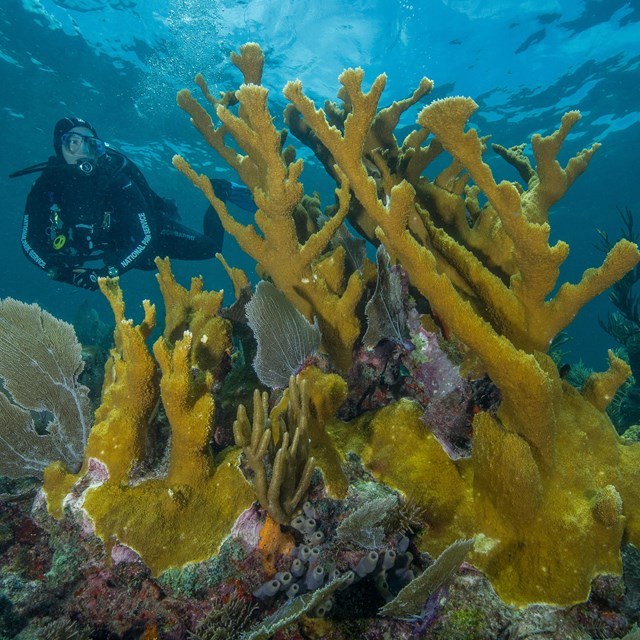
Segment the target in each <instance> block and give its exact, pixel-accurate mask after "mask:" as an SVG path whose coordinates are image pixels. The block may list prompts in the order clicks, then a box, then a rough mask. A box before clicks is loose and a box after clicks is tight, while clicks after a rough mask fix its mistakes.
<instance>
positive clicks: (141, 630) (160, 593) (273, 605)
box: [0, 460, 640, 640]
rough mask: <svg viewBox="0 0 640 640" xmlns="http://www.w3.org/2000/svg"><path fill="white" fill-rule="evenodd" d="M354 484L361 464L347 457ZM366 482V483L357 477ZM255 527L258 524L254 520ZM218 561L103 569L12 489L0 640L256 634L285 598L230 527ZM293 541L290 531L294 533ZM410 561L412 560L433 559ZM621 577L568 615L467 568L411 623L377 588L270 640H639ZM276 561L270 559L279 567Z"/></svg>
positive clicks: (2, 512)
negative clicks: (394, 614)
mask: <svg viewBox="0 0 640 640" xmlns="http://www.w3.org/2000/svg"><path fill="white" fill-rule="evenodd" d="M350 466H351V470H352V475H351V480H352V481H355V482H357V479H356V476H357V475H358V474H359V465H358V462H357V460H352V461H351V464H350ZM360 480H362V477H361V478H360ZM315 492H316V495H315V497H314V503H315V504H316V505H318V507H317V508H318V509H321V510H322V511H323V513H322V514H321V516H320V518H321V519H322V520H323V521H325V520H326V519H327V518H330V517H331V512H332V507H333V505H332V501H331V500H328V499H326V498H325V499H323V498H322V496H321V495H320V494H319V493H318V487H315ZM263 518H264V514H263V513H262V512H261V510H260V509H258V508H257V507H254V508H252V509H251V510H250V513H249V514H247V516H246V518H245V525H244V526H245V528H246V529H250V528H251V527H252V526H254V525H255V524H256V523H259V522H261V521H262V520H263ZM252 523H253V524H252ZM234 531H235V532H236V534H238V536H237V537H231V538H229V539H228V540H227V541H226V542H225V544H224V545H223V547H222V549H221V553H220V555H219V556H218V557H217V558H215V559H213V560H211V561H209V562H205V563H201V564H198V565H192V566H189V567H187V568H185V569H183V570H181V571H173V570H172V571H168V572H165V573H164V574H163V575H161V576H160V577H159V578H154V577H152V575H151V574H150V572H149V570H148V569H147V568H146V567H145V566H144V564H143V563H142V562H141V561H140V560H139V559H138V558H137V557H132V556H131V555H127V554H126V553H121V554H117V553H114V552H112V554H111V557H112V559H115V560H114V561H113V562H111V563H110V566H108V565H107V564H106V563H105V560H104V558H105V551H104V546H103V544H102V542H101V541H100V539H99V538H97V537H96V536H95V535H94V534H93V533H92V532H91V531H90V527H87V526H86V523H82V522H78V521H77V519H74V518H72V517H67V518H64V519H62V520H61V521H56V520H54V519H53V518H51V517H50V516H49V515H48V514H47V512H46V508H45V506H44V501H43V499H42V498H41V496H40V493H39V488H38V486H36V485H34V484H31V483H30V482H29V481H25V480H22V481H12V482H11V483H8V484H4V485H3V486H2V495H1V496H0V638H1V639H2V640H6V639H8V638H17V639H19V640H32V639H45V638H46V639H51V640H53V639H60V640H63V639H65V640H66V639H71V638H73V639H77V640H80V639H83V638H95V639H100V640H107V639H116V638H122V639H131V640H133V639H138V638H140V639H145V640H150V639H152V638H161V639H166V640H181V639H187V638H196V639H216V640H223V639H231V638H242V634H243V633H245V632H247V631H249V630H251V629H252V628H254V627H256V626H259V623H260V621H261V620H262V619H264V618H265V616H267V615H269V614H270V613H272V612H273V611H275V610H277V609H278V608H279V607H280V606H281V605H282V604H283V602H285V601H286V595H285V594H284V593H280V594H278V595H277V596H275V597H274V598H267V599H256V598H255V597H253V596H252V594H251V592H250V591H251V589H252V587H253V586H255V584H256V581H257V580H259V579H260V578H259V575H260V573H261V571H262V570H263V569H262V565H261V560H260V555H261V552H260V551H259V550H258V549H257V547H256V548H255V549H254V551H251V549H249V548H248V547H247V545H246V544H240V542H239V540H240V539H242V538H243V535H244V542H245V543H246V541H247V540H248V536H247V535H246V531H245V532H244V534H243V533H242V532H240V530H239V529H238V528H237V527H236V529H235V530H234ZM294 533H295V532H294ZM410 549H412V550H413V551H414V552H415V554H416V558H415V560H414V562H417V563H418V564H428V562H429V561H430V559H429V558H428V556H426V555H424V554H419V552H417V551H416V550H415V548H412V547H410ZM624 559H625V574H624V576H623V577H607V576H603V577H600V578H598V579H596V580H594V582H593V585H592V590H591V596H590V598H589V600H588V602H585V603H583V604H579V605H576V606H573V607H569V608H557V607H550V606H545V605H532V606H529V607H526V608H523V609H518V608H514V607H511V606H507V605H506V604H504V603H503V602H501V600H500V599H499V598H498V597H497V596H496V593H495V591H494V590H493V588H492V587H491V585H490V584H489V582H488V581H487V580H486V579H485V578H484V577H483V575H482V574H481V573H479V572H478V571H477V570H475V569H474V568H472V567H471V566H468V565H466V564H464V565H463V566H462V567H461V569H460V570H459V571H458V572H457V573H456V574H455V575H454V576H453V577H452V578H451V579H450V580H449V581H448V583H447V584H446V585H445V586H443V587H442V588H440V589H439V590H438V591H437V592H436V593H435V594H433V596H432V597H431V598H430V599H429V601H428V602H427V604H426V606H425V608H424V609H423V612H422V615H421V616H420V617H419V618H417V619H415V620H412V621H401V620H393V619H390V618H385V617H380V616H379V615H377V611H378V608H379V606H380V604H381V603H380V600H379V596H378V592H377V590H376V589H375V586H374V584H373V580H368V579H365V580H361V581H360V582H359V583H358V585H357V586H356V587H352V588H350V589H346V590H344V591H342V592H337V596H336V597H334V603H335V604H334V607H333V609H332V610H331V611H329V612H328V613H326V614H325V615H324V617H321V616H320V615H306V616H302V617H301V618H299V619H298V620H296V621H294V622H293V623H292V624H290V625H288V626H286V627H285V628H283V629H281V630H279V631H277V632H276V633H275V634H274V635H272V636H269V635H264V636H252V637H273V638H276V639H278V640H285V639H289V640H297V639H302V638H310V639H311V638H314V639H315V638H327V639H336V640H337V639H343V638H344V639H353V638H363V639H367V640H382V639H385V638H394V639H395V640H400V639H401V638H433V639H438V640H463V639H472V638H473V639H476V638H477V639H486V640H489V639H500V640H525V639H527V638H535V639H536V640H552V639H553V640H567V639H571V640H583V639H584V640H586V639H589V638H594V639H595V638H597V639H600V638H623V637H626V638H629V639H631V638H638V637H640V635H639V634H638V631H637V626H636V623H637V622H638V620H639V619H640V612H639V609H640V608H639V606H638V605H639V603H640V557H639V554H638V553H637V552H635V551H634V550H633V548H629V549H627V551H626V552H625V554H624ZM280 561H281V559H280V560H279V559H278V558H277V557H276V558H274V563H275V565H276V566H278V562H280Z"/></svg>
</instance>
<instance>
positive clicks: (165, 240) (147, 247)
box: [22, 150, 223, 288]
mask: <svg viewBox="0 0 640 640" xmlns="http://www.w3.org/2000/svg"><path fill="white" fill-rule="evenodd" d="M105 156H106V158H104V157H103V158H101V161H100V164H98V165H95V166H94V167H93V170H91V172H90V173H89V174H88V175H85V174H84V173H83V172H82V171H81V170H80V169H79V168H77V167H75V166H71V165H67V164H66V163H63V162H62V161H60V160H59V159H57V158H56V157H55V156H54V157H52V158H50V159H49V162H48V164H47V166H46V167H45V168H44V169H43V171H42V175H41V176H40V177H39V178H38V179H37V180H36V181H35V183H34V184H33V186H32V188H31V191H30V193H29V196H28V198H27V202H26V207H25V213H24V218H23V225H22V248H23V251H24V252H25V254H26V255H27V257H28V258H29V259H30V260H32V261H33V262H34V263H35V264H37V265H38V266H39V267H40V268H42V269H44V270H45V271H46V272H47V274H48V275H49V276H50V277H52V278H54V279H55V280H59V281H62V282H68V283H71V284H74V285H76V286H82V287H85V288H95V287H97V280H96V278H95V277H93V278H92V283H89V284H87V281H86V279H84V280H79V278H78V276H77V274H78V272H79V271H85V270H86V269H91V270H92V273H93V274H94V276H101V275H115V274H116V273H119V274H122V273H123V272H125V271H128V270H129V269H134V268H135V269H152V268H154V264H153V260H154V258H155V257H156V256H158V255H159V256H169V257H170V258H177V259H184V260H202V259H205V258H211V257H213V256H214V255H215V253H216V252H218V251H220V249H221V247H222V239H223V229H222V225H221V224H220V221H219V219H218V216H217V215H215V213H214V212H213V210H212V209H211V208H210V209H209V211H208V212H207V214H206V216H207V219H206V221H205V225H204V226H205V229H206V231H207V234H206V235H205V234H203V233H198V232H196V231H194V230H193V229H190V228H189V227H186V226H184V225H182V224H180V223H179V222H178V221H177V220H176V218H177V217H178V216H177V209H176V207H175V204H174V203H173V201H171V200H166V199H163V198H160V196H158V195H157V194H156V193H155V192H153V191H152V190H151V189H150V187H149V185H148V184H147V182H146V180H145V179H144V176H143V175H142V173H141V172H140V170H139V169H138V168H137V167H136V166H135V165H134V164H133V163H131V162H130V161H129V160H128V159H127V158H126V157H125V156H123V155H122V154H120V153H118V152H115V151H112V150H109V151H107V153H106V154H105ZM93 283H96V284H95V286H93Z"/></svg>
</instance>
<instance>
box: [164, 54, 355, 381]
mask: <svg viewBox="0 0 640 640" xmlns="http://www.w3.org/2000/svg"><path fill="white" fill-rule="evenodd" d="M258 52H259V48H258V47H257V45H254V44H249V45H245V46H244V47H242V49H241V53H240V55H239V56H236V57H234V59H233V62H234V64H235V65H236V66H238V67H239V68H241V69H243V71H245V73H246V72H247V71H246V70H247V68H254V67H255V65H256V64H258V62H259V63H260V67H261V55H262V54H261V52H259V53H258ZM253 77H254V79H255V80H256V81H258V80H259V77H260V74H258V73H255V74H254V76H253ZM199 84H200V86H201V88H202V90H203V92H204V94H205V96H206V97H207V99H208V100H209V102H210V103H211V105H212V106H213V107H214V109H215V112H216V115H217V117H218V118H219V119H220V121H221V124H220V126H219V127H218V128H216V127H215V126H214V124H213V121H212V119H211V116H210V115H209V114H208V113H207V112H206V110H205V109H204V108H203V107H202V106H200V105H199V104H198V102H197V101H196V100H195V99H194V98H193V97H192V96H191V94H190V93H189V92H188V91H186V90H184V91H181V92H180V93H179V94H178V104H179V105H180V106H181V107H182V108H183V109H185V111H187V112H188V113H189V114H190V115H191V118H192V122H193V124H194V125H195V126H196V128H197V129H198V131H200V133H201V134H202V135H203V137H204V138H205V140H207V142H208V143H209V144H210V145H211V146H212V147H213V148H214V149H215V150H216V151H217V152H218V153H220V154H221V155H222V157H223V158H225V160H227V162H229V164H230V165H231V166H232V167H233V168H234V169H236V171H237V172H238V174H239V175H240V177H241V178H242V180H243V181H244V182H245V184H246V185H247V187H249V189H251V192H252V195H253V198H254V200H255V202H256V204H257V206H258V210H257V212H256V214H255V223H256V225H257V227H258V229H259V230H260V232H261V233H260V234H259V233H258V232H257V230H256V228H255V227H254V226H253V225H246V226H245V225H242V224H240V223H239V222H237V221H235V220H234V219H233V217H232V216H231V215H230V214H229V212H228V211H227V208H226V206H225V204H224V203H223V202H222V201H221V200H220V199H219V198H218V197H216V195H215V194H214V192H213V189H212V187H211V183H210V181H209V180H208V178H207V177H206V176H204V175H197V174H196V172H195V171H194V170H193V169H192V168H191V167H190V166H189V164H188V163H187V162H186V161H185V160H184V159H183V158H181V157H179V156H176V157H174V160H173V163H174V165H175V166H176V168H177V169H179V170H180V171H182V172H183V173H184V174H185V175H186V176H187V177H189V178H190V179H191V181H192V182H193V183H194V185H196V186H197V187H198V188H199V189H201V190H202V192H203V193H204V194H205V196H207V198H208V199H209V201H210V202H211V204H212V205H213V206H214V208H215V209H216V211H217V213H218V215H219V216H220V220H221V221H222V225H223V226H224V228H225V230H226V231H227V233H230V234H231V235H233V236H234V237H235V238H236V240H237V241H238V244H239V245H240V247H241V248H242V250H243V251H245V253H247V254H249V255H250V256H252V257H253V258H254V259H255V260H256V262H257V263H258V268H259V269H260V271H261V272H265V273H267V274H268V275H269V277H270V278H271V279H272V280H273V282H274V283H275V285H276V286H277V287H278V288H279V289H281V290H282V291H283V292H284V293H285V294H286V295H287V297H288V298H289V299H290V300H291V301H292V302H293V304H294V305H295V306H296V307H297V308H298V309H299V310H300V311H301V312H302V313H303V314H304V316H305V317H306V318H307V319H308V320H309V321H313V317H314V316H315V317H316V318H317V320H318V323H319V325H320V329H321V332H322V335H323V337H324V346H325V349H327V350H328V351H329V353H331V355H332V357H333V358H334V360H335V362H336V364H337V365H338V366H341V367H343V368H344V367H347V366H348V364H349V362H350V354H351V348H352V346H353V344H354V342H355V340H356V339H357V337H358V335H359V333H360V324H359V322H358V319H357V315H356V313H355V309H356V306H357V305H358V303H359V301H360V298H361V296H362V293H363V289H364V285H365V280H364V279H363V277H362V276H361V274H360V273H359V272H358V271H353V272H352V273H351V274H349V273H347V271H346V268H345V252H344V249H342V247H338V248H336V249H335V250H333V251H331V252H328V253H324V254H323V251H324V250H325V248H326V247H327V244H328V243H329V241H330V240H331V238H332V237H333V235H334V234H335V232H336V230H337V229H338V228H339V227H340V225H341V224H342V222H343V220H344V219H345V216H346V215H347V211H348V208H349V185H348V184H345V185H343V187H342V188H341V189H339V190H338V194H337V195H338V200H339V208H338V211H337V212H336V213H335V214H334V215H333V216H332V217H331V218H330V219H328V220H327V222H326V223H325V224H324V226H322V228H320V229H319V230H318V231H317V232H315V233H312V234H311V235H310V236H309V237H307V238H302V239H301V238H299V237H298V234H297V230H296V225H295V222H294V212H295V211H296V209H297V207H299V206H301V205H302V197H303V194H304V188H303V185H302V183H301V182H300V181H299V178H300V174H301V172H302V168H303V162H302V160H296V161H295V162H293V161H292V159H291V156H292V154H291V152H290V151H289V150H286V149H285V150H283V149H282V145H283V141H284V135H283V132H280V131H278V130H276V128H275V126H274V124H273V120H272V118H271V115H270V114H269V111H268V108H267V90H266V89H265V88H264V87H262V86H260V85H259V84H244V85H243V86H242V87H241V88H240V89H239V90H238V91H237V92H236V98H237V99H238V101H239V102H240V108H239V111H238V115H237V116H236V115H234V114H233V113H232V111H231V110H230V109H229V108H228V107H227V106H225V104H224V101H220V100H216V99H214V98H212V97H211V94H210V93H209V90H208V88H207V87H206V83H205V82H204V80H203V79H202V78H201V77H200V78H199ZM226 134H229V135H231V136H232V137H233V139H234V140H235V142H236V143H237V145H238V146H239V147H240V149H241V150H242V151H243V152H244V154H245V155H241V154H239V153H237V152H236V151H235V150H233V148H232V147H231V146H227V145H226V143H225V140H224V138H225V135H226ZM283 256H287V260H286V261H283Z"/></svg>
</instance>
